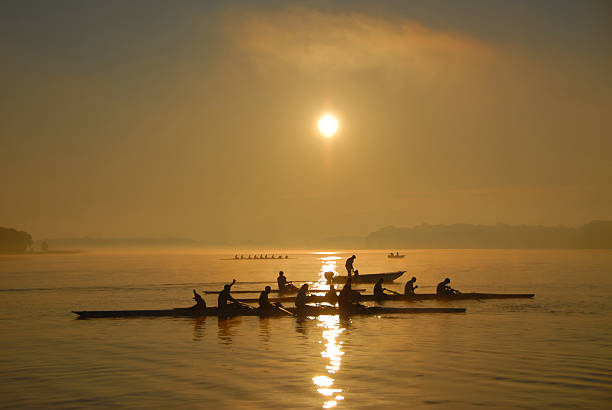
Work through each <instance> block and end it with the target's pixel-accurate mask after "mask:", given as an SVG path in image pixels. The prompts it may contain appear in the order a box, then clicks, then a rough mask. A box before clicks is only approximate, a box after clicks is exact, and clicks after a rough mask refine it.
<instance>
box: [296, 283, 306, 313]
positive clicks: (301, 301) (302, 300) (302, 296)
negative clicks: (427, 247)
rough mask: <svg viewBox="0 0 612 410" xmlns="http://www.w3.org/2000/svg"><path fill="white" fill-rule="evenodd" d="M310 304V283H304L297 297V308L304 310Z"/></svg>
mask: <svg viewBox="0 0 612 410" xmlns="http://www.w3.org/2000/svg"><path fill="white" fill-rule="evenodd" d="M307 302H308V283H304V284H303V285H302V287H301V288H300V290H299V291H298V293H297V296H296V297H295V307H296V308H298V309H304V307H305V306H306V303H307Z"/></svg>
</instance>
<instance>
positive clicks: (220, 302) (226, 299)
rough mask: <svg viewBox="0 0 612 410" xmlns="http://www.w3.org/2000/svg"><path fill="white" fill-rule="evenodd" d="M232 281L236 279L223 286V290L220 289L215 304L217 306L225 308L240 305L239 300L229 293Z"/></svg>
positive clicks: (234, 281)
mask: <svg viewBox="0 0 612 410" xmlns="http://www.w3.org/2000/svg"><path fill="white" fill-rule="evenodd" d="M234 283H236V279H234V280H233V281H232V283H230V284H229V285H225V286H223V290H222V291H221V293H219V297H218V298H217V306H218V307H219V309H227V308H232V307H240V306H241V304H240V302H238V301H237V300H236V299H234V298H233V297H232V295H230V292H231V290H232V286H233V285H234Z"/></svg>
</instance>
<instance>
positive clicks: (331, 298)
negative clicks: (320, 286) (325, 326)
mask: <svg viewBox="0 0 612 410" xmlns="http://www.w3.org/2000/svg"><path fill="white" fill-rule="evenodd" d="M325 300H326V301H327V302H328V303H330V304H332V305H335V304H336V303H337V302H338V295H337V294H336V289H335V288H334V284H333V283H331V282H330V284H329V290H328V291H327V292H325Z"/></svg>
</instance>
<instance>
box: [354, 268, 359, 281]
mask: <svg viewBox="0 0 612 410" xmlns="http://www.w3.org/2000/svg"><path fill="white" fill-rule="evenodd" d="M358 276H359V271H358V270H357V269H355V272H353V279H355V282H357V280H356V279H357V278H358Z"/></svg>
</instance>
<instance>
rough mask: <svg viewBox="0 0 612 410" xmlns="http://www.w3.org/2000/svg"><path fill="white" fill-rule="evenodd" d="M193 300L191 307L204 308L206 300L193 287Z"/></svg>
mask: <svg viewBox="0 0 612 410" xmlns="http://www.w3.org/2000/svg"><path fill="white" fill-rule="evenodd" d="M193 300H195V301H196V304H195V305H193V306H192V307H191V308H192V309H201V310H204V309H206V302H205V301H204V299H203V298H202V296H200V295H199V294H198V292H196V290H195V289H194V290H193Z"/></svg>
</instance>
